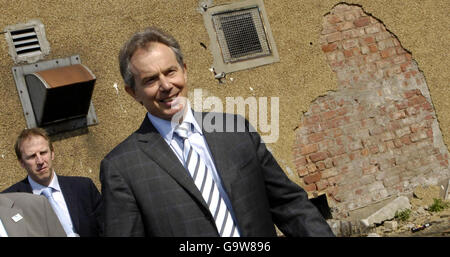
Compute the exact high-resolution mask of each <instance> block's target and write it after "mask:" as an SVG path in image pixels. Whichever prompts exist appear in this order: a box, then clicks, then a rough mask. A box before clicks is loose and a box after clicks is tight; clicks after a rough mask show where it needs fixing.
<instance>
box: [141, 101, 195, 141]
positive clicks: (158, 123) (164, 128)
mask: <svg viewBox="0 0 450 257" xmlns="http://www.w3.org/2000/svg"><path fill="white" fill-rule="evenodd" d="M186 108H188V109H187V112H186V116H185V117H184V120H183V122H188V123H190V124H192V125H193V126H194V131H193V132H192V133H200V134H203V132H202V130H201V129H200V126H199V125H198V123H197V120H195V118H194V114H193V113H192V109H191V106H190V104H189V102H188V103H187V106H186ZM147 116H148V118H149V119H150V121H151V123H152V124H153V126H155V128H156V130H158V132H159V134H161V136H162V137H163V138H164V139H165V140H166V141H167V142H170V141H172V138H173V133H174V130H175V128H176V126H177V125H178V124H176V123H172V122H171V121H169V120H164V119H161V118H159V117H156V116H154V115H152V114H151V113H149V112H148V113H147Z"/></svg>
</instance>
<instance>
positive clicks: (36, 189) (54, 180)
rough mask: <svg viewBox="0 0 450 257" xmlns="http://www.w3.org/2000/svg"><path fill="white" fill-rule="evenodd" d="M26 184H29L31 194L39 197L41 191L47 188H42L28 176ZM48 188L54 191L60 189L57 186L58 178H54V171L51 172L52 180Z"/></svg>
mask: <svg viewBox="0 0 450 257" xmlns="http://www.w3.org/2000/svg"><path fill="white" fill-rule="evenodd" d="M28 182H30V186H31V189H33V194H36V195H40V194H41V193H42V190H44V189H45V188H47V187H46V186H43V185H41V184H39V183H37V182H36V181H34V180H33V179H32V178H31V177H30V176H28ZM48 187H50V188H53V189H54V190H55V191H61V187H60V186H59V182H58V176H56V173H55V171H53V178H52V181H50V184H48Z"/></svg>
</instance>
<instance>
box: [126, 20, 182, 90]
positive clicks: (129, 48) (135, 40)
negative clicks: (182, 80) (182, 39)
mask: <svg viewBox="0 0 450 257" xmlns="http://www.w3.org/2000/svg"><path fill="white" fill-rule="evenodd" d="M152 42H155V43H156V42H158V43H161V44H164V45H166V46H168V47H170V48H171V49H172V51H173V52H174V53H175V57H176V59H177V62H178V64H180V66H181V67H183V66H184V61H183V54H182V52H181V48H180V45H179V44H178V42H177V40H176V39H175V38H174V37H173V36H172V35H170V34H168V33H167V32H164V31H162V30H161V29H159V28H156V27H148V28H146V29H145V30H143V31H140V32H136V33H135V34H134V35H133V36H132V37H131V38H130V39H129V40H128V41H127V42H126V43H125V44H124V45H123V46H122V48H121V49H120V52H119V66H120V74H121V75H122V78H123V81H124V82H125V86H127V87H130V88H131V89H133V90H134V89H135V81H134V76H133V73H132V72H131V65H130V59H131V57H132V56H133V54H134V53H135V52H136V50H138V49H140V48H145V47H148V45H149V44H150V43H152Z"/></svg>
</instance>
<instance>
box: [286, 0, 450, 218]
mask: <svg viewBox="0 0 450 257" xmlns="http://www.w3.org/2000/svg"><path fill="white" fill-rule="evenodd" d="M320 44H321V47H322V50H323V53H324V54H325V56H326V59H327V62H328V64H329V65H330V67H331V69H332V70H333V71H334V72H335V73H336V75H337V80H338V89H337V91H335V92H329V93H327V94H326V95H324V96H321V97H319V98H317V99H316V100H315V101H314V102H312V104H311V105H310V108H309V110H308V112H306V113H304V114H303V117H302V119H301V122H300V125H299V127H298V129H297V130H296V140H297V142H296V144H294V145H295V146H294V154H295V163H296V169H297V172H298V175H299V176H300V178H301V181H303V182H304V183H303V186H304V188H305V190H307V191H308V192H309V193H312V194H316V195H317V194H323V193H326V194H327V199H328V202H329V205H330V207H331V209H332V213H333V217H335V218H345V217H346V215H347V213H348V212H349V211H351V210H354V209H357V208H360V207H365V206H367V205H370V204H372V203H375V202H378V201H380V200H384V199H387V198H389V197H391V196H395V195H399V194H403V193H408V192H411V191H412V189H413V188H414V187H416V186H417V185H431V184H433V185H435V184H437V183H438V182H439V181H440V180H442V179H446V178H449V177H450V172H449V163H448V149H447V147H446V146H445V144H444V143H443V140H442V135H441V131H440V129H439V124H438V120H437V118H436V114H435V111H434V108H433V104H432V101H431V97H430V94H429V91H428V87H427V84H426V81H425V78H424V75H423V73H422V72H421V71H420V70H419V68H418V66H417V63H416V62H415V61H414V59H413V58H412V55H411V53H409V52H408V51H406V50H405V49H403V47H402V46H401V44H400V42H399V40H398V39H397V38H396V37H395V35H393V34H392V33H390V32H389V31H388V30H387V29H386V28H385V26H384V24H383V23H381V22H380V21H379V20H377V19H376V18H374V17H372V16H371V15H370V14H367V13H365V12H364V11H363V9H362V8H361V7H360V6H357V5H348V4H339V5H336V6H335V7H334V8H333V9H332V11H331V12H330V13H328V14H326V15H325V16H324V19H323V30H322V35H321V37H320Z"/></svg>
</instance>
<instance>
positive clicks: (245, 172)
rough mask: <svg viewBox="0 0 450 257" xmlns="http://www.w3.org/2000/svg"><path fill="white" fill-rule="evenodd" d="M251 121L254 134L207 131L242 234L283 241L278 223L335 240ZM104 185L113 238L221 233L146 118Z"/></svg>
mask: <svg viewBox="0 0 450 257" xmlns="http://www.w3.org/2000/svg"><path fill="white" fill-rule="evenodd" d="M197 115H198V114H197ZM203 115H204V114H203ZM217 115H219V116H217V117H223V128H224V130H223V131H226V130H225V127H226V124H225V123H226V121H227V119H226V118H225V116H228V118H231V119H233V120H234V121H235V122H234V124H235V125H236V124H238V123H237V122H236V120H239V119H241V121H242V118H241V117H240V116H235V115H231V116H230V115H229V114H217ZM222 115H225V116H222ZM194 116H195V115H194ZM210 117H211V116H210ZM196 118H197V122H198V123H199V124H202V123H201V121H200V120H199V119H198V117H196ZM218 121H219V119H216V122H218ZM219 124H220V123H219ZM245 124H246V128H247V132H235V133H225V132H223V133H222V132H212V133H209V132H206V131H205V127H204V128H203V130H204V136H205V138H206V141H207V143H208V145H209V148H210V150H211V153H212V156H213V159H214V162H215V165H216V168H217V171H218V173H219V175H220V177H221V179H222V182H223V185H224V187H225V190H226V191H227V194H228V195H229V197H230V201H231V204H232V206H233V210H234V212H235V215H236V219H237V223H238V226H239V228H240V231H241V236H276V232H275V228H274V223H275V224H276V225H277V226H278V228H279V229H280V230H281V231H282V232H283V233H284V234H285V235H287V236H333V232H332V231H331V229H330V227H329V226H328V224H327V223H326V221H325V220H324V219H323V218H322V216H321V214H320V213H319V212H318V210H317V209H316V207H315V206H314V205H313V204H312V203H311V202H310V201H309V200H308V198H307V194H306V193H305V191H304V190H303V189H301V188H300V187H299V186H297V185H296V184H295V183H293V182H292V181H290V180H289V179H288V178H287V176H286V175H285V174H284V172H283V171H282V169H281V168H280V167H279V165H278V164H277V162H276V161H275V159H274V158H273V156H272V155H271V153H270V152H269V151H268V150H267V149H266V147H265V145H264V143H262V142H261V139H260V137H259V135H258V134H257V133H252V132H248V123H247V121H245ZM234 131H236V130H234ZM100 180H101V183H102V195H103V197H104V207H105V211H104V213H105V235H106V236H170V237H171V236H181V237H184V236H205V237H210V236H218V232H217V229H216V226H215V224H214V220H213V217H212V215H211V214H210V212H209V209H208V207H207V205H206V203H205V201H204V200H203V198H202V196H201V194H200V192H199V190H198V189H197V188H196V186H195V184H194V182H193V180H192V178H191V177H190V176H189V174H188V172H187V171H186V170H185V169H184V167H183V166H182V164H181V163H180V161H179V160H178V158H177V157H176V156H175V154H174V153H173V152H172V150H171V148H170V146H168V145H167V143H166V142H165V141H164V139H163V138H162V137H161V135H160V134H159V133H158V131H157V130H156V129H155V128H154V126H153V125H152V124H151V122H150V120H149V119H148V117H147V116H146V117H145V120H144V121H143V123H142V125H141V127H140V128H139V129H138V130H137V131H136V132H134V133H133V134H131V135H130V136H129V137H128V138H127V139H125V140H124V141H123V142H122V143H120V144H119V145H118V146H116V147H115V148H114V149H113V150H112V151H111V152H110V153H109V154H108V155H107V156H106V157H105V158H104V159H103V160H102V162H101V165H100Z"/></svg>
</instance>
